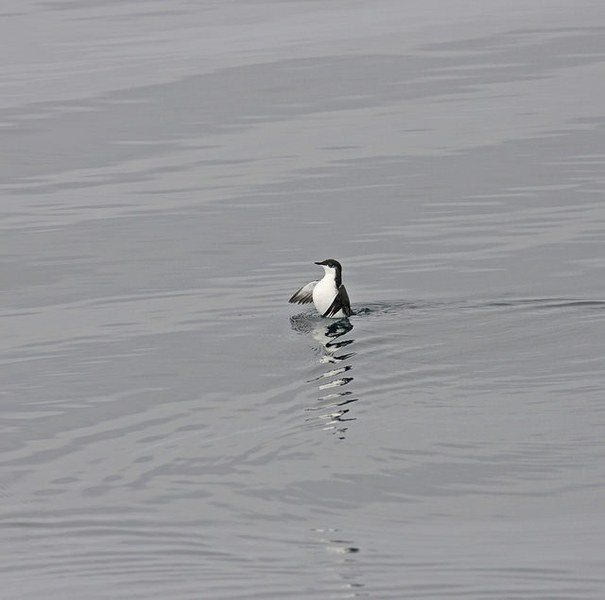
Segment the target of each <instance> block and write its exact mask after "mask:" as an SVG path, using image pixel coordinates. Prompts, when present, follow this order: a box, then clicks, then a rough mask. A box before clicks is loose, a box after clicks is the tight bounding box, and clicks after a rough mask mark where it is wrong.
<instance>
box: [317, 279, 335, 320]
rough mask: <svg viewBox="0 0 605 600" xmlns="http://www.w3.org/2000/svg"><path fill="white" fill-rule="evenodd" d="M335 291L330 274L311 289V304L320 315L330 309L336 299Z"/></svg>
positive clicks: (333, 281)
mask: <svg viewBox="0 0 605 600" xmlns="http://www.w3.org/2000/svg"><path fill="white" fill-rule="evenodd" d="M337 291H338V290H337V289H336V280H335V278H334V276H333V275H332V276H331V275H330V273H327V274H326V275H325V276H324V278H323V279H322V280H321V281H319V282H318V283H317V285H316V286H315V287H314V288H313V304H315V308H316V309H317V312H318V313H319V314H320V315H323V314H324V313H325V312H326V311H327V310H328V308H330V305H331V304H332V302H333V300H334V298H336V293H337ZM335 316H336V315H335Z"/></svg>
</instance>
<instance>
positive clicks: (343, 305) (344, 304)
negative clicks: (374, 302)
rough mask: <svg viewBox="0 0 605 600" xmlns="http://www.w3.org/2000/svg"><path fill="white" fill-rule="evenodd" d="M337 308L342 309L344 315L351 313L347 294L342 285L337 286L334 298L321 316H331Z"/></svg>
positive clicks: (336, 311)
mask: <svg viewBox="0 0 605 600" xmlns="http://www.w3.org/2000/svg"><path fill="white" fill-rule="evenodd" d="M339 310H342V312H343V314H344V316H345V317H350V316H351V315H352V314H353V311H352V310H351V301H350V300H349V294H347V288H346V287H345V286H344V285H341V286H340V287H339V288H338V293H337V294H336V296H335V297H334V300H332V304H330V306H329V308H328V310H327V311H326V312H325V313H324V314H323V315H322V316H323V317H333V316H334V315H335V314H336V313H338V311H339Z"/></svg>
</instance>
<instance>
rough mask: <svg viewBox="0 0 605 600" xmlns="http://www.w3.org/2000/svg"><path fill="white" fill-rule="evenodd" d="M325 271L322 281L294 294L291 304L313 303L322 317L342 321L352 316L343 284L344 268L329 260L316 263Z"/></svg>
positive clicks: (309, 284) (304, 287)
mask: <svg viewBox="0 0 605 600" xmlns="http://www.w3.org/2000/svg"><path fill="white" fill-rule="evenodd" d="M315 264H316V265H320V266H321V267H323V269H324V276H323V278H322V279H320V280H315V281H311V283H307V285H304V286H303V287H301V288H300V289H299V290H297V291H296V292H294V294H292V298H290V302H292V303H298V304H308V303H310V302H313V304H315V308H316V309H317V312H318V313H319V314H320V315H321V316H322V317H331V318H333V319H342V318H343V317H349V316H350V315H351V314H352V311H351V302H350V301H349V294H347V289H346V288H345V286H344V285H343V284H342V266H341V265H340V263H339V262H338V261H337V260H334V259H333V258H327V259H326V260H322V261H320V262H316V263H315Z"/></svg>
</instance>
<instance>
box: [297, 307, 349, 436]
mask: <svg viewBox="0 0 605 600" xmlns="http://www.w3.org/2000/svg"><path fill="white" fill-rule="evenodd" d="M290 322H291V325H292V329H294V330H295V331H297V332H299V333H303V334H305V335H308V336H310V337H311V338H312V339H313V340H314V341H315V342H316V343H317V345H318V350H319V353H320V358H319V362H320V364H322V365H327V367H328V368H327V370H325V371H324V372H323V373H321V374H320V375H319V376H317V377H314V378H313V379H310V380H309V381H308V383H314V384H316V385H317V386H318V388H319V391H320V393H321V395H320V396H319V398H318V402H317V404H316V405H315V406H313V407H309V408H307V411H308V412H311V413H314V414H313V416H311V417H309V419H308V420H307V421H308V422H310V423H311V422H315V423H317V422H319V423H321V425H322V428H323V429H325V430H328V431H332V432H333V433H334V434H335V435H337V436H338V437H339V438H340V439H344V438H345V434H346V432H347V430H348V425H347V423H348V422H349V421H354V420H355V418H354V417H351V416H350V412H349V411H350V405H351V404H352V403H353V402H357V400H358V398H354V397H353V392H352V391H351V390H350V389H342V388H343V387H344V386H349V385H350V384H351V382H352V381H353V376H352V374H351V369H352V368H353V365H352V364H351V359H352V358H353V357H354V356H355V352H351V351H350V345H351V344H352V343H353V342H354V341H355V340H353V339H351V338H348V339H339V338H341V337H342V336H344V335H346V334H347V333H349V332H350V331H351V329H353V325H352V324H351V322H350V321H349V319H339V320H338V321H335V320H333V319H324V318H322V317H310V316H307V315H295V316H293V317H291V318H290Z"/></svg>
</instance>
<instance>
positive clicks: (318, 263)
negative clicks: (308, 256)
mask: <svg viewBox="0 0 605 600" xmlns="http://www.w3.org/2000/svg"><path fill="white" fill-rule="evenodd" d="M315 264H316V265H323V263H322V262H316V263H315Z"/></svg>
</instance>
